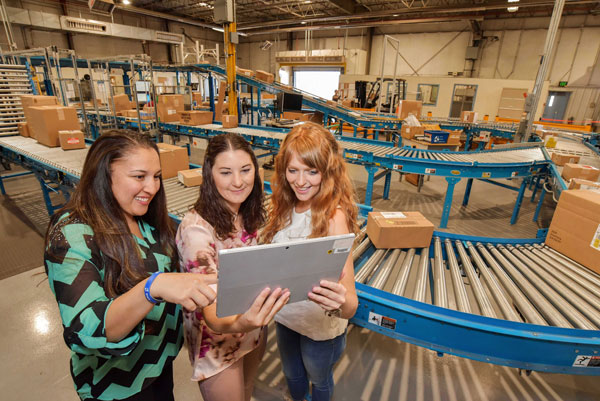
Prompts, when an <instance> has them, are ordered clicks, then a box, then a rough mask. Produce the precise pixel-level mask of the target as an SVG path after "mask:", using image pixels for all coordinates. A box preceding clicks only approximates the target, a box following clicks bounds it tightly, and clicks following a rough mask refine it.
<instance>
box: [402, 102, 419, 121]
mask: <svg viewBox="0 0 600 401" xmlns="http://www.w3.org/2000/svg"><path fill="white" fill-rule="evenodd" d="M422 109H423V102H421V101H420V100H400V104H399V105H398V118H400V119H401V120H404V119H405V118H406V117H408V115H409V114H412V115H414V116H415V117H417V118H419V117H420V116H421V110H422Z"/></svg>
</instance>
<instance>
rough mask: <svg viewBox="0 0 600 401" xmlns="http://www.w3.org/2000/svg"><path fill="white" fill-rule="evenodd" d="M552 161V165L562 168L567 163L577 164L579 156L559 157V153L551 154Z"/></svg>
mask: <svg viewBox="0 0 600 401" xmlns="http://www.w3.org/2000/svg"><path fill="white" fill-rule="evenodd" d="M551 158H552V161H553V162H554V164H556V165H557V166H564V165H565V164H567V163H570V164H577V163H579V159H580V156H575V155H561V154H560V153H556V152H554V153H552V156H551Z"/></svg>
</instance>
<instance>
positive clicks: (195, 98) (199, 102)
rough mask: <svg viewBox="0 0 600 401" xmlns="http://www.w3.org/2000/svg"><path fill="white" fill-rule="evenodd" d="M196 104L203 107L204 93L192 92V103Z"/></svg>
mask: <svg viewBox="0 0 600 401" xmlns="http://www.w3.org/2000/svg"><path fill="white" fill-rule="evenodd" d="M194 102H196V106H197V107H200V106H202V93H200V92H192V103H194Z"/></svg>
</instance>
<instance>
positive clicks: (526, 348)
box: [351, 232, 600, 375]
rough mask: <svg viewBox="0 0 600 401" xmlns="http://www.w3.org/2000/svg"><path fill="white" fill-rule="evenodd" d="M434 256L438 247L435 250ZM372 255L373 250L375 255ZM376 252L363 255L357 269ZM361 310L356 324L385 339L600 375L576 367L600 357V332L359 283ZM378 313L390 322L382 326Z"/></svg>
mask: <svg viewBox="0 0 600 401" xmlns="http://www.w3.org/2000/svg"><path fill="white" fill-rule="evenodd" d="M434 236H438V237H440V238H441V239H442V241H443V240H444V239H445V238H450V239H452V240H457V239H458V240H461V241H471V242H472V243H477V242H482V243H493V244H533V243H541V242H542V241H543V238H537V239H506V238H486V237H473V236H466V235H458V234H450V233H444V232H435V233H434ZM429 249H430V252H431V254H430V255H429V256H430V257H433V249H434V247H433V244H432V245H431V246H430V248H429ZM371 251H372V250H371ZM370 253H371V252H366V253H365V254H363V256H362V257H361V258H359V260H357V263H356V264H355V269H356V270H358V269H359V268H360V266H361V264H362V263H364V262H365V261H366V260H367V259H368V257H369V256H370ZM356 291H357V294H358V298H359V306H358V310H357V312H356V315H355V316H354V317H353V318H352V320H351V322H352V323H354V324H356V325H359V326H361V327H365V328H367V329H369V330H371V331H376V332H378V333H381V334H383V335H385V336H388V337H392V338H395V339H398V340H401V341H405V342H408V343H411V344H415V345H418V346H421V347H425V348H428V349H431V350H434V351H437V352H438V353H441V354H451V355H456V356H460V357H463V358H469V359H473V360H477V361H481V362H487V363H493V364H498V365H504V366H510V367H514V368H520V369H523V370H535V371H540V372H551V373H566V374H578V375H600V366H596V367H584V366H577V361H578V359H579V358H581V357H582V356H598V355H600V331H597V330H581V329H570V328H560V327H551V326H540V325H534V324H529V323H520V322H513V321H508V320H502V319H495V318H489V317H485V316H480V315H474V314H469V313H464V312H459V311H456V310H452V309H446V308H441V307H438V306H435V305H431V304H427V303H423V302H418V301H415V300H412V299H409V298H405V297H402V296H399V295H395V294H391V293H389V292H386V291H382V290H379V289H376V288H373V287H370V286H368V285H365V284H361V283H356ZM373 314H376V315H379V316H383V317H385V318H387V319H384V320H385V322H386V323H385V324H383V325H380V324H376V323H374V322H373V321H372V318H373V317H374V315H373Z"/></svg>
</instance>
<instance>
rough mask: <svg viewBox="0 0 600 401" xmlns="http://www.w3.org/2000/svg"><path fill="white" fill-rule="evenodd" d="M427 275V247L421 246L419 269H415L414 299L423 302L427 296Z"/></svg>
mask: <svg viewBox="0 0 600 401" xmlns="http://www.w3.org/2000/svg"><path fill="white" fill-rule="evenodd" d="M427 277H429V248H423V249H421V258H420V259H419V270H418V271H417V284H416V286H415V293H414V295H413V299H414V300H415V301H419V302H425V300H426V297H427V282H428V280H427Z"/></svg>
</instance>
